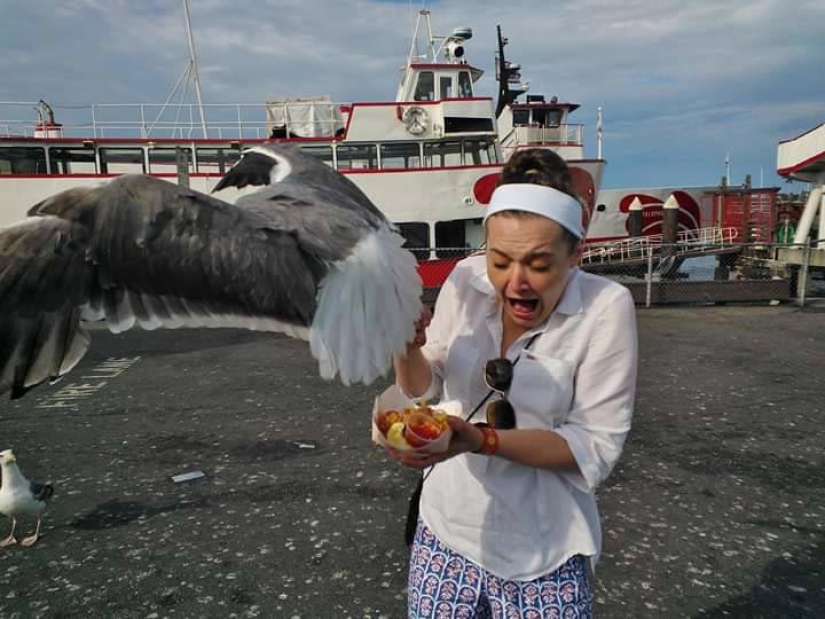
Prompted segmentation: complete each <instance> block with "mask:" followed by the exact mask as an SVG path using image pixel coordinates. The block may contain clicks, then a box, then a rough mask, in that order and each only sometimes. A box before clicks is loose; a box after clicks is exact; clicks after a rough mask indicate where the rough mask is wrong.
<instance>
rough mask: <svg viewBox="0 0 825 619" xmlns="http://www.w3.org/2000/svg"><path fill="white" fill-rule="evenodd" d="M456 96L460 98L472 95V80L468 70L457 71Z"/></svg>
mask: <svg viewBox="0 0 825 619" xmlns="http://www.w3.org/2000/svg"><path fill="white" fill-rule="evenodd" d="M458 96H459V97H462V98H466V97H472V96H473V82H472V80H471V79H470V72H469V71H459V72H458Z"/></svg>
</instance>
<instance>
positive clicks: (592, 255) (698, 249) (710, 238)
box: [582, 228, 741, 264]
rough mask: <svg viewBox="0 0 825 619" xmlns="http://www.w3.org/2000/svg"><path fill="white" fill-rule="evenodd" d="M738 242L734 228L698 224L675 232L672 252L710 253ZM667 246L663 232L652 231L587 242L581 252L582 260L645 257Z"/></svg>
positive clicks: (628, 259) (595, 260)
mask: <svg viewBox="0 0 825 619" xmlns="http://www.w3.org/2000/svg"><path fill="white" fill-rule="evenodd" d="M739 244H741V240H740V239H739V231H738V230H737V229H736V228H699V229H697V230H682V231H680V232H679V233H678V234H677V235H676V244H675V245H674V246H673V250H674V251H673V253H675V254H688V253H690V254H696V253H702V252H707V253H713V252H716V251H720V250H722V249H726V248H729V247H732V246H734V245H739ZM665 246H669V244H668V243H666V242H665V239H664V235H662V234H651V235H647V236H641V237H631V238H627V239H622V240H619V241H608V242H606V243H588V244H586V245H585V247H584V251H583V252H582V263H583V264H594V263H605V262H625V261H631V260H644V259H645V258H647V257H648V255H649V254H650V252H651V250H653V251H654V252H656V251H658V250H660V249H662V248H663V247H665Z"/></svg>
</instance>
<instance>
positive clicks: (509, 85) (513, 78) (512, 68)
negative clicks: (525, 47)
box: [496, 25, 529, 118]
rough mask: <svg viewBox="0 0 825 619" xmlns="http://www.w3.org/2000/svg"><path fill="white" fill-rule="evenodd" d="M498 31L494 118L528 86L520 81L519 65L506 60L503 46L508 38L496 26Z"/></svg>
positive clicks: (525, 90) (499, 27)
mask: <svg viewBox="0 0 825 619" xmlns="http://www.w3.org/2000/svg"><path fill="white" fill-rule="evenodd" d="M496 31H497V33H498V58H497V59H496V78H497V79H498V103H497V104H496V118H498V117H499V116H501V113H502V112H503V111H504V108H505V107H507V106H508V105H510V104H511V103H512V102H513V101H515V100H516V99H517V98H518V96H519V95H520V94H522V93H525V92H527V90H528V89H529V86H528V85H526V84H523V83H522V82H521V66H520V65H517V64H513V63H511V62H508V61H507V60H505V58H504V46H505V45H507V43H509V41H508V39H505V38H504V37H502V36H501V26H499V25H497V26H496Z"/></svg>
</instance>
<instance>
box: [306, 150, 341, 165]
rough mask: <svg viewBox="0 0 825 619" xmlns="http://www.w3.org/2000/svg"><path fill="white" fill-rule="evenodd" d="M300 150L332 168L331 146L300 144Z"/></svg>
mask: <svg viewBox="0 0 825 619" xmlns="http://www.w3.org/2000/svg"><path fill="white" fill-rule="evenodd" d="M300 149H301V150H302V151H304V152H305V153H307V154H308V155H312V156H313V157H318V159H320V160H321V161H323V162H324V163H326V164H327V165H328V166H330V167H332V146H330V145H329V144H301V145H300ZM339 157H340V155H339Z"/></svg>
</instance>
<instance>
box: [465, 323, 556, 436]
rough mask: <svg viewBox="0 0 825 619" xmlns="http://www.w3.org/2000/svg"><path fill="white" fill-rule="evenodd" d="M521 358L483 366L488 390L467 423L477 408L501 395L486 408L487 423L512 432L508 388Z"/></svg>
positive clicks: (513, 420)
mask: <svg viewBox="0 0 825 619" xmlns="http://www.w3.org/2000/svg"><path fill="white" fill-rule="evenodd" d="M540 335H541V333H536V334H535V335H533V337H531V338H530V340H529V341H528V342H527V344H525V346H524V349H523V350H527V349H529V348H530V346H532V345H533V342H535V341H536V338H538V337H539V336H540ZM520 358H521V354H519V356H518V357H516V360H515V361H510V360H509V359H507V358H506V357H500V358H498V359H490V360H489V361H488V362H487V363H486V365H485V366H484V383H485V384H486V385H487V388H488V389H490V391H489V393H487V396H486V397H485V398H484V400H482V401H481V403H480V404H479V405H478V406H477V407H476V408H475V410H473V412H472V414H471V415H470V416H469V417H468V418H467V421H469V420H470V419H471V418H472V417H473V415H475V414H476V412H477V411H478V409H479V408H481V406H482V405H483V404H484V402H486V401H487V400H488V399H490V397H491V396H492V395H493V394H494V393H498V394H500V395H501V399H499V400H495V401H494V402H490V403H489V404H488V405H487V408H486V414H487V423H488V424H489V425H490V426H491V427H493V428H495V429H496V430H512V429H513V428H515V427H516V410H515V409H514V408H513V405H512V404H511V403H510V400H509V399H508V398H507V395H508V394H509V392H510V386H511V385H512V384H513V371H514V369H515V366H516V364H517V363H518V361H519V359H520Z"/></svg>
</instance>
